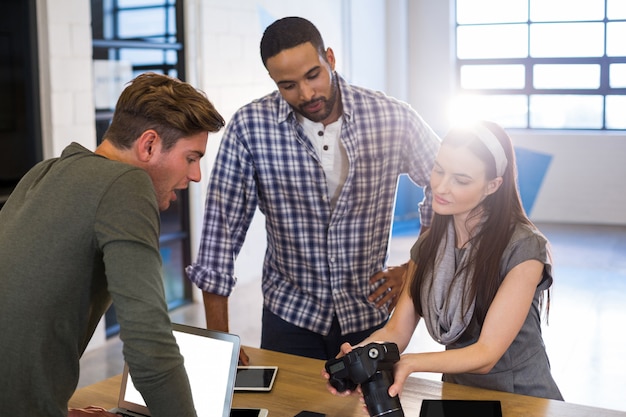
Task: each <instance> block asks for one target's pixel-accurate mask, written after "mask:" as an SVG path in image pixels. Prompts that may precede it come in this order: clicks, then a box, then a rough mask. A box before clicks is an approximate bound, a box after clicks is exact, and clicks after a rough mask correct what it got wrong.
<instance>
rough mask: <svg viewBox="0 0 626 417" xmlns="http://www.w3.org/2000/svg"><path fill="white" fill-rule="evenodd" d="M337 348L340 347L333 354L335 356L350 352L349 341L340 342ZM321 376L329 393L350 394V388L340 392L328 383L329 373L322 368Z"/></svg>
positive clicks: (344, 395)
mask: <svg viewBox="0 0 626 417" xmlns="http://www.w3.org/2000/svg"><path fill="white" fill-rule="evenodd" d="M339 349H340V351H339V353H338V354H337V356H335V358H341V357H342V356H345V355H347V354H348V353H350V352H352V346H351V345H350V343H347V342H346V343H344V344H342V345H341V347H340V348H339ZM322 378H324V379H326V389H327V390H328V392H330V393H331V394H333V395H339V396H341V397H347V396H348V395H351V394H352V391H350V390H346V391H342V392H339V391H337V389H336V388H335V387H333V386H332V385H331V384H330V382H329V380H330V374H329V373H328V372H326V369H322Z"/></svg>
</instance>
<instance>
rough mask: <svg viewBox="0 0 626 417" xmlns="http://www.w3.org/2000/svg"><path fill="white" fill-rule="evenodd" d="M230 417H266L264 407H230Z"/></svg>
mask: <svg viewBox="0 0 626 417" xmlns="http://www.w3.org/2000/svg"><path fill="white" fill-rule="evenodd" d="M230 417H267V409H265V408H232V409H231V410H230Z"/></svg>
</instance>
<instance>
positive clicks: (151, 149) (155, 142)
mask: <svg viewBox="0 0 626 417" xmlns="http://www.w3.org/2000/svg"><path fill="white" fill-rule="evenodd" d="M160 140H161V138H160V137H159V134H158V133H157V132H156V131H155V130H154V129H148V130H146V131H145V132H143V133H142V134H141V136H139V138H138V139H137V140H136V141H135V145H134V148H135V154H136V156H137V158H138V159H139V160H140V161H141V162H149V161H150V160H151V159H152V157H153V156H154V154H155V153H156V151H157V148H158V147H159V146H160V145H161V143H160Z"/></svg>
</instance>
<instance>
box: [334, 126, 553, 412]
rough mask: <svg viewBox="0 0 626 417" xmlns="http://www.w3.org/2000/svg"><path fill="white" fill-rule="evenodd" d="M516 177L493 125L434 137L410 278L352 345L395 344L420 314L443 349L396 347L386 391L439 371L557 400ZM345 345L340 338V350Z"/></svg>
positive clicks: (533, 233) (546, 263) (538, 255)
mask: <svg viewBox="0 0 626 417" xmlns="http://www.w3.org/2000/svg"><path fill="white" fill-rule="evenodd" d="M516 176H517V169H516V166H515V157H514V153H513V146H512V143H511V139H510V138H509V136H508V135H507V134H506V132H505V131H504V130H503V129H502V128H501V127H500V126H498V125H496V124H494V123H491V122H481V123H476V124H474V125H471V126H466V127H462V128H456V129H453V130H452V131H451V132H450V133H449V134H448V135H447V136H446V137H445V138H444V139H443V141H442V144H441V149H440V150H439V153H438V155H437V158H436V160H435V165H434V168H433V171H432V174H431V187H432V190H433V209H434V211H435V215H434V218H433V222H432V225H431V228H430V229H429V230H428V231H427V232H426V233H423V234H422V235H421V236H420V238H419V239H418V241H417V242H416V243H415V245H414V246H413V249H412V250H411V260H410V261H409V269H408V274H409V275H408V277H410V281H407V282H410V283H409V285H406V286H405V288H404V290H403V293H402V295H401V298H400V300H399V301H398V304H397V306H396V309H395V311H394V313H393V315H392V316H391V318H390V319H389V321H388V323H387V324H386V325H385V326H384V327H383V328H382V329H380V330H378V331H376V332H375V333H373V334H372V335H371V336H370V337H369V338H367V339H366V340H365V341H363V342H362V344H367V343H369V342H373V341H389V342H395V343H397V344H398V347H399V348H400V350H401V351H403V350H404V349H405V348H406V347H407V345H408V343H409V341H410V339H411V336H412V334H413V332H414V331H415V328H416V326H417V324H418V322H419V320H420V319H421V318H423V319H424V322H425V324H426V327H427V329H428V331H429V333H430V335H431V336H432V337H433V339H435V340H436V341H437V342H439V343H441V344H442V345H445V347H446V350H445V351H441V352H428V353H406V354H404V355H402V357H401V359H400V361H399V362H398V363H397V364H396V366H395V375H394V378H395V382H394V384H393V385H391V387H390V388H389V395H391V396H392V397H393V396H395V395H397V394H398V393H399V392H401V390H402V387H403V385H404V382H405V381H406V378H407V377H408V376H409V375H410V374H411V373H413V372H440V373H442V374H443V380H444V381H448V382H454V383H458V384H464V385H471V386H476V387H481V388H488V389H493V390H499V391H508V392H514V393H518V394H524V395H533V396H538V397H545V398H552V399H559V400H562V396H561V393H560V391H559V389H558V387H557V385H556V383H555V382H554V380H553V378H552V375H551V373H550V364H549V361H548V357H547V355H546V351H545V347H544V344H543V339H542V337H541V310H542V307H543V306H545V307H546V311H547V307H548V304H549V293H548V289H549V287H550V286H551V284H552V266H551V262H550V254H549V248H548V242H547V240H546V239H545V237H544V236H543V235H542V234H541V233H540V232H539V231H538V230H537V229H536V227H535V226H534V225H533V224H532V222H531V221H530V220H529V219H528V217H527V216H526V214H525V213H524V210H523V208H522V204H521V201H520V197H519V194H518V191H517V188H516ZM544 293H545V294H546V295H547V297H546V299H545V300H544ZM351 350H352V347H351V346H350V345H348V344H344V345H343V346H342V352H341V354H346V353H348V352H349V351H351ZM329 390H330V391H331V392H335V391H334V389H333V388H332V387H330V386H329Z"/></svg>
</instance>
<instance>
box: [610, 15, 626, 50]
mask: <svg viewBox="0 0 626 417" xmlns="http://www.w3.org/2000/svg"><path fill="white" fill-rule="evenodd" d="M624 39H626V22H613V23H607V24H606V54H607V55H608V56H625V55H626V42H625V41H624Z"/></svg>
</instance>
